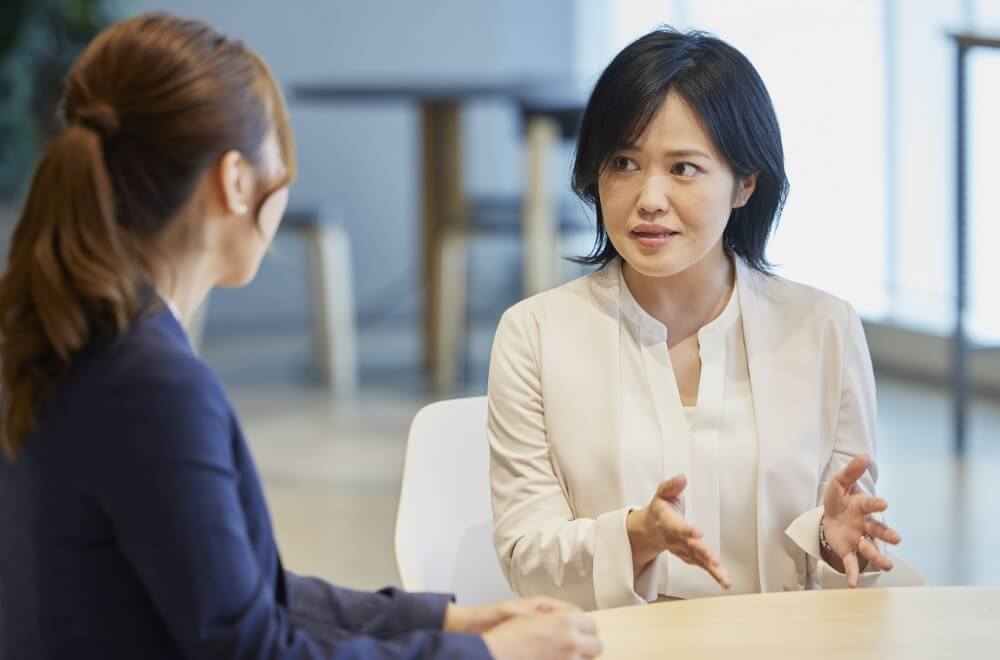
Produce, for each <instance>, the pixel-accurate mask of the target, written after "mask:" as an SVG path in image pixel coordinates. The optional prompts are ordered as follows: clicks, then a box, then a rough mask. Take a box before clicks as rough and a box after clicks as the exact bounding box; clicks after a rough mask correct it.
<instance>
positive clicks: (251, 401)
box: [206, 330, 1000, 589]
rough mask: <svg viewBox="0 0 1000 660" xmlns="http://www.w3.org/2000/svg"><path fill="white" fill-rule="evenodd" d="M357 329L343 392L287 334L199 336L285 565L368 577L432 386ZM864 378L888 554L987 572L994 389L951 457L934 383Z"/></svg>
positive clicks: (995, 541)
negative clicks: (358, 363)
mask: <svg viewBox="0 0 1000 660" xmlns="http://www.w3.org/2000/svg"><path fill="white" fill-rule="evenodd" d="M360 339H361V351H362V356H363V357H364V358H365V364H366V365H367V368H366V370H365V371H364V372H363V373H362V383H363V385H364V389H363V391H362V394H360V395H359V396H358V397H356V398H355V399H354V400H353V401H332V400H331V399H330V398H329V397H328V396H327V395H326V394H325V393H323V392H322V391H320V390H317V389H314V388H310V387H309V386H308V385H307V384H306V379H305V378H304V377H303V376H304V374H305V372H306V370H305V365H306V364H307V363H308V356H307V352H306V349H307V346H306V344H305V340H304V337H299V336H297V335H294V334H289V335H287V336H285V335H282V336H275V337H269V338H268V339H267V340H266V341H262V340H260V339H254V340H242V341H233V340H228V339H227V341H226V342H225V343H224V344H213V343H212V342H211V339H209V342H208V344H207V346H206V357H207V359H208V361H209V362H210V363H211V364H212V365H213V366H215V367H216V368H217V370H218V371H219V372H220V374H221V375H222V377H223V380H224V381H225V382H226V383H227V387H228V388H229V392H230V395H231V396H232V398H233V400H234V403H235V405H236V407H237V409H238V410H239V413H240V415H241V419H242V422H243V425H244V427H245V431H246V433H247V436H248V437H249V439H250V442H251V445H252V447H253V451H254V454H255V456H256V459H257V462H258V465H259V468H260V471H261V473H262V476H263V481H264V484H265V488H266V490H267V495H268V500H269V502H270V507H271V512H272V515H273V518H274V523H275V528H276V533H277V536H278V542H279V546H280V548H281V551H282V554H283V557H284V560H285V563H286V565H287V566H288V567H290V568H292V569H293V570H296V571H298V572H303V573H310V574H315V575H320V576H322V577H325V578H327V579H329V580H332V581H334V582H336V583H338V584H342V585H345V586H351V587H357V588H368V589H371V588H377V587H380V586H384V585H387V584H398V583H399V577H398V574H397V572H396V566H395V559H394V551H393V525H394V523H395V515H396V504H397V497H398V494H399V484H400V475H401V473H402V463H403V452H404V448H405V440H406V433H407V429H408V427H409V423H410V420H411V419H412V417H413V415H414V414H415V413H416V411H417V410H419V409H420V407H421V406H422V405H424V404H425V403H428V402H430V401H432V400H434V399H435V398H438V397H436V396H435V395H433V394H432V393H428V392H425V391H423V390H422V386H421V379H420V376H419V371H418V370H417V368H416V359H415V355H416V349H417V345H416V343H415V341H412V340H408V339H403V338H401V336H400V335H399V334H398V333H395V332H379V331H377V330H372V331H365V332H362V333H361V338H360ZM488 345H489V337H488V336H484V335H477V337H475V338H474V339H473V341H472V342H471V348H472V350H470V353H471V354H473V355H480V356H485V355H488ZM400 365H404V366H400ZM405 365H409V366H405ZM485 368H486V365H485V362H482V361H481V362H480V363H477V364H474V365H472V366H471V367H470V368H469V369H468V370H467V375H468V376H469V382H470V383H471V384H470V385H469V387H468V391H467V393H470V394H477V393H481V392H482V391H483V389H484V386H483V385H482V382H483V376H484V375H485ZM262 382H266V383H269V384H268V385H260V384H259V383H262ZM878 384H879V432H880V446H879V449H878V455H879V466H880V476H879V492H880V494H881V495H883V496H885V497H886V498H887V499H888V500H889V502H890V509H889V512H888V520H889V522H890V523H891V524H892V525H893V526H894V527H896V529H898V530H899V531H900V533H901V534H902V535H903V544H902V546H901V547H900V548H899V554H900V555H901V556H902V557H904V558H905V559H906V560H907V561H908V562H909V563H911V564H912V565H913V566H914V567H915V568H917V569H918V570H919V571H920V572H921V573H922V574H923V575H924V577H925V578H926V579H927V580H928V582H930V583H931V584H935V585H945V584H981V585H987V584H988V585H1000V565H998V564H997V562H996V561H995V557H996V556H998V555H1000V527H998V526H997V525H996V523H997V522H998V521H1000V402H998V401H995V400H994V401H988V400H978V401H976V403H975V405H974V406H973V412H972V425H971V426H972V437H971V439H970V443H969V453H968V457H967V459H966V460H965V461H964V462H961V463H960V462H956V461H955V460H954V459H953V458H952V455H951V446H950V438H949V429H950V417H949V400H948V398H947V394H946V392H944V391H942V390H939V389H937V388H934V387H929V386H925V385H920V384H914V383H910V382H907V381H903V380H899V379H893V378H887V377H882V378H879V383H878Z"/></svg>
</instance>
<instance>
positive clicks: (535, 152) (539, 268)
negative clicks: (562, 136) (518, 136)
mask: <svg viewBox="0 0 1000 660" xmlns="http://www.w3.org/2000/svg"><path fill="white" fill-rule="evenodd" d="M558 140H559V125H558V123H556V120H555V119H552V118H551V117H544V116H537V117H533V118H531V119H530V120H529V122H528V128H527V137H526V142H527V162H526V165H525V175H526V181H525V194H524V217H523V218H522V220H521V233H522V243H523V250H524V270H523V274H524V282H523V290H524V295H525V297H527V296H531V295H534V294H536V293H539V292H541V291H545V290H547V289H551V288H552V287H554V286H556V284H557V283H558V282H557V279H558V278H557V276H556V266H557V264H558V259H559V254H558V252H559V249H558V247H557V246H558V244H559V243H558V241H559V210H558V199H557V198H556V196H555V195H554V194H553V192H552V186H551V182H550V181H549V179H550V177H549V169H550V168H549V157H550V156H551V154H552V150H553V148H554V147H555V145H556V142H557V141H558Z"/></svg>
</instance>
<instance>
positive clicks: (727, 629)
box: [593, 587, 1000, 660]
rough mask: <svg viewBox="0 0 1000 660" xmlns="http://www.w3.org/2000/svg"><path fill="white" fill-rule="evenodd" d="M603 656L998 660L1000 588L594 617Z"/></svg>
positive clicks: (814, 597) (901, 591)
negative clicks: (602, 645)
mask: <svg viewBox="0 0 1000 660" xmlns="http://www.w3.org/2000/svg"><path fill="white" fill-rule="evenodd" d="M593 617H594V620H595V621H596V622H597V627H598V631H599V632H600V636H601V639H602V640H603V641H604V654H603V655H602V656H601V657H602V658H606V659H608V660H617V659H618V658H630V659H631V658H676V659H678V660H680V659H683V660H697V659H699V658H713V659H717V658H739V659H741V660H752V659H754V658H760V659H762V660H763V659H766V660H779V659H781V658H788V659H793V658H794V659H795V660H826V659H830V660H833V659H836V660H862V659H869V658H870V659H871V660H896V659H898V660H924V659H926V660H930V659H932V658H933V659H934V660H944V659H948V658H956V659H958V660H985V659H986V658H989V659H990V660H997V658H1000V588H973V587H924V588H917V587H914V588H893V589H851V590H848V589H836V590H829V591H795V592H787V593H771V594H753V595H747V596H724V597H719V598H701V599H697V600H688V601H673V602H664V603H657V604H654V605H647V606H645V607H627V608H620V609H613V610H603V611H599V612H594V613H593Z"/></svg>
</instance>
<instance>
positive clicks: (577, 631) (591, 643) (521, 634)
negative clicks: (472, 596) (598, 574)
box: [483, 612, 603, 660]
mask: <svg viewBox="0 0 1000 660" xmlns="http://www.w3.org/2000/svg"><path fill="white" fill-rule="evenodd" d="M483 641H484V642H486V648H488V649H489V651H490V654H492V655H493V657H494V658H496V659H497V660H521V659H522V658H523V659H524V660H535V658H538V659H539V660H549V659H551V660H562V659H563V658H567V659H569V658H596V657H597V656H598V655H600V653H601V650H602V648H603V647H602V645H601V640H599V639H598V638H597V626H596V625H594V621H593V619H591V618H590V617H589V616H587V615H586V614H583V613H582V612H557V613H553V614H542V615H538V616H519V617H514V618H512V619H508V620H507V621H504V622H503V623H501V624H498V625H496V626H494V627H493V628H490V629H489V630H488V631H487V632H485V633H483Z"/></svg>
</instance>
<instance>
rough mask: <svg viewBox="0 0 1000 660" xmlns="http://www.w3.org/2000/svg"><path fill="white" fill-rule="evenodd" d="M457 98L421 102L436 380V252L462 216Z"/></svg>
mask: <svg viewBox="0 0 1000 660" xmlns="http://www.w3.org/2000/svg"><path fill="white" fill-rule="evenodd" d="M459 110H460V108H459V104H458V103H457V102H448V101H446V102H432V103H425V104H424V105H423V106H422V108H421V111H422V112H421V114H422V122H423V260H424V262H423V279H424V282H423V284H424V310H423V325H424V337H423V341H424V365H425V368H426V369H427V370H429V372H430V375H431V377H432V379H433V381H434V382H435V383H440V382H442V381H443V380H445V378H443V377H442V375H441V374H442V371H443V369H444V368H445V367H446V366H447V365H446V364H445V362H447V359H448V356H447V355H446V351H448V350H454V347H442V346H441V343H440V334H441V328H440V327H439V326H440V323H439V321H438V319H439V315H440V306H441V300H440V296H439V291H440V285H441V268H440V263H439V259H438V253H439V250H440V248H441V235H442V230H443V229H444V228H445V227H446V226H447V225H449V224H457V223H461V222H463V220H464V211H465V199H464V193H463V185H462V144H461V126H460V124H459Z"/></svg>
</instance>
